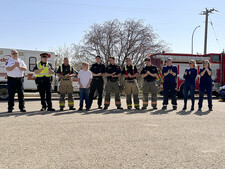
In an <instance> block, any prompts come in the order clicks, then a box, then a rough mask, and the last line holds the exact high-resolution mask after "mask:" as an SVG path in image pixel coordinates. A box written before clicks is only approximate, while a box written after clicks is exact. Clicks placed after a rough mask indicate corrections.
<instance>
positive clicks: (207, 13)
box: [201, 8, 218, 55]
mask: <svg viewBox="0 0 225 169" xmlns="http://www.w3.org/2000/svg"><path fill="white" fill-rule="evenodd" d="M213 11H216V12H218V11H217V10H216V9H214V8H212V9H207V8H206V9H205V11H202V13H201V15H205V43H204V55H205V54H206V53H207V35H208V18H209V14H210V13H213Z"/></svg>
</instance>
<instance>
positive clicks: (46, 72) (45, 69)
mask: <svg viewBox="0 0 225 169" xmlns="http://www.w3.org/2000/svg"><path fill="white" fill-rule="evenodd" d="M49 66H50V65H49V64H48V62H46V66H45V68H44V70H42V71H41V72H40V73H38V74H36V77H44V76H45V77H51V76H52V74H51V73H49V70H48V68H49ZM37 68H38V69H42V65H41V63H40V62H37Z"/></svg>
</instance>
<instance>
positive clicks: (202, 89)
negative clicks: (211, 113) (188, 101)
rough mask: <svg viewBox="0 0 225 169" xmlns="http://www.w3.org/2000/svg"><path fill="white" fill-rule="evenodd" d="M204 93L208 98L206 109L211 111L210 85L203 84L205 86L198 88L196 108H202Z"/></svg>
mask: <svg viewBox="0 0 225 169" xmlns="http://www.w3.org/2000/svg"><path fill="white" fill-rule="evenodd" d="M205 91H206V94H207V98H208V107H209V108H210V109H211V108H212V85H210V84H205V85H200V86H199V103H198V107H199V108H202V102H203V97H204V94H205Z"/></svg>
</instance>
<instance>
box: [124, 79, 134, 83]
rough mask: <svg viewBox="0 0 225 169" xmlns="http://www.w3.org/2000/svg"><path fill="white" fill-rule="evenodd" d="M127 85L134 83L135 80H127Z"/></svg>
mask: <svg viewBox="0 0 225 169" xmlns="http://www.w3.org/2000/svg"><path fill="white" fill-rule="evenodd" d="M126 82H127V83H134V82H135V80H126Z"/></svg>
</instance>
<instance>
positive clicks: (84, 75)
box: [78, 70, 92, 88]
mask: <svg viewBox="0 0 225 169" xmlns="http://www.w3.org/2000/svg"><path fill="white" fill-rule="evenodd" d="M78 78H79V79H80V83H81V84H82V86H83V88H87V84H88V82H89V80H90V79H92V73H91V71H89V70H87V71H84V70H80V71H79V73H78Z"/></svg>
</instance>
